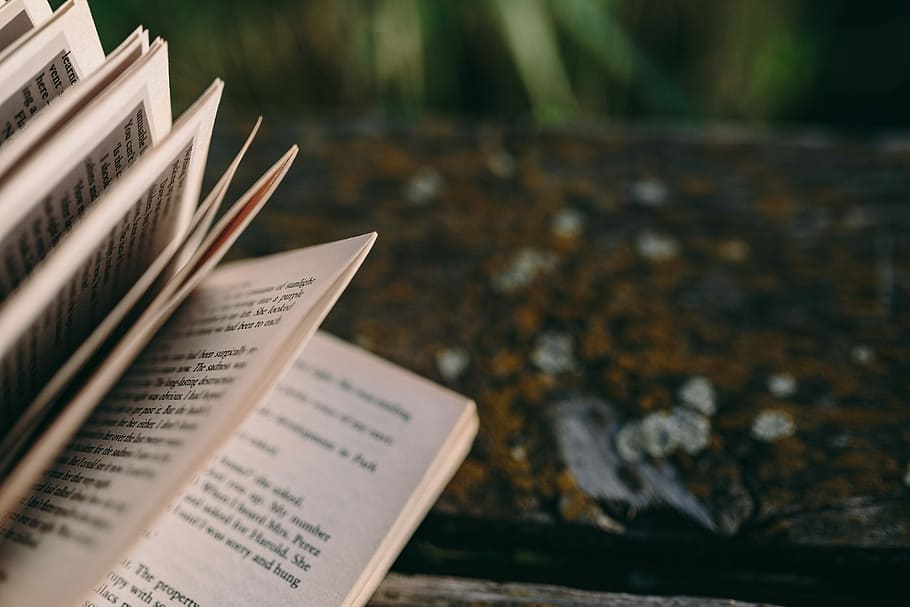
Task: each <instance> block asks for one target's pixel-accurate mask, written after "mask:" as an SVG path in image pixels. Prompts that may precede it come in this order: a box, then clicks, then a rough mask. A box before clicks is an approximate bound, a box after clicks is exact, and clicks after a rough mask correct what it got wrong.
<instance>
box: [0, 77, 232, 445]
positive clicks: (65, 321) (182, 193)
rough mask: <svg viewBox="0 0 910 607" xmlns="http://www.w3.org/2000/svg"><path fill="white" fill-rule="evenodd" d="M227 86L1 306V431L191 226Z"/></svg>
mask: <svg viewBox="0 0 910 607" xmlns="http://www.w3.org/2000/svg"><path fill="white" fill-rule="evenodd" d="M221 90H222V85H221V83H220V82H216V83H214V84H213V85H212V86H211V87H209V90H208V91H207V92H206V93H205V94H204V95H203V97H202V98H201V99H200V100H199V101H197V103H196V104H194V105H193V107H192V108H190V110H187V115H185V116H184V117H182V118H181V121H180V124H178V126H176V127H175V128H174V131H173V132H171V134H170V135H169V136H168V137H167V138H166V139H165V140H164V141H163V142H162V143H161V145H159V146H157V147H156V148H154V149H153V150H151V152H149V153H148V154H147V155H146V156H145V157H144V158H143V160H142V161H138V166H137V167H135V171H133V172H130V173H129V174H128V175H127V176H125V177H124V178H123V179H122V181H118V183H117V184H116V185H112V186H111V190H110V191H109V192H107V193H106V194H105V195H104V197H103V198H101V199H99V201H98V203H97V204H96V205H95V206H93V207H92V208H91V209H89V210H88V211H86V212H85V216H84V217H83V219H82V221H81V222H79V224H77V225H75V226H74V227H73V229H72V231H71V232H70V233H69V234H67V235H66V236H65V237H63V238H62V239H61V241H60V243H59V245H58V250H57V252H56V254H55V255H52V256H50V257H48V258H47V259H46V260H45V262H44V263H43V264H42V265H41V266H40V267H38V268H37V269H36V270H35V271H34V272H33V273H32V275H31V276H29V277H28V279H26V281H25V282H24V283H23V284H22V285H21V286H20V287H19V289H18V290H16V291H15V292H14V293H13V295H12V296H11V297H10V298H9V299H7V300H6V302H4V304H3V307H2V308H0V432H6V430H7V429H8V428H10V427H11V424H13V423H15V421H16V419H17V418H18V417H19V415H20V414H21V412H22V411H23V410H24V409H25V408H26V407H27V406H28V405H29V403H30V402H31V401H32V399H33V398H34V397H35V396H36V395H37V393H38V391H39V390H40V389H41V387H42V385H43V384H44V383H45V382H46V381H47V380H48V379H50V378H51V377H52V376H53V374H54V373H55V371H56V370H57V369H58V368H59V367H60V365H61V364H63V362H64V361H66V359H67V358H68V357H69V356H70V355H71V354H72V353H73V352H74V351H75V350H76V348H78V347H79V344H81V343H82V341H83V340H84V339H85V338H86V337H88V336H89V335H90V334H91V333H92V331H93V330H94V329H95V327H97V326H98V325H99V324H100V323H102V322H104V320H105V318H107V316H108V315H109V314H110V312H111V311H112V310H113V309H114V308H115V306H117V304H118V302H119V301H120V300H121V299H122V298H123V297H124V296H125V295H126V294H127V293H129V292H130V289H131V287H132V286H133V285H134V284H135V283H136V281H137V280H138V279H139V278H140V277H141V276H142V275H143V273H144V272H145V271H146V270H147V268H149V266H150V265H152V264H153V263H154V261H155V260H156V259H157V258H158V257H159V256H160V255H161V254H162V252H164V251H165V250H166V249H167V248H168V247H172V246H176V245H177V244H179V243H178V241H179V240H180V239H181V238H182V236H183V235H184V234H185V233H186V230H187V229H188V228H189V223H190V220H191V218H192V213H193V208H194V207H195V205H196V201H197V200H198V196H199V189H200V188H201V182H202V171H203V168H204V166H205V160H206V156H207V154H208V146H209V141H210V138H211V133H212V127H213V124H214V121H215V113H216V111H217V108H218V102H219V100H220V97H221Z"/></svg>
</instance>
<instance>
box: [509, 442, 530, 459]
mask: <svg viewBox="0 0 910 607" xmlns="http://www.w3.org/2000/svg"><path fill="white" fill-rule="evenodd" d="M509 455H510V456H511V457H512V459H514V460H515V461H516V462H523V461H525V460H526V459H527V458H528V451H527V449H525V446H524V445H515V446H514V447H512V448H511V449H509Z"/></svg>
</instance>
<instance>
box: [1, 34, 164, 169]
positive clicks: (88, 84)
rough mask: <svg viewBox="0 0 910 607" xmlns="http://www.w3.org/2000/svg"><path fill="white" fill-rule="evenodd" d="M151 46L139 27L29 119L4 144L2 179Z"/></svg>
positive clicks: (2, 149)
mask: <svg viewBox="0 0 910 607" xmlns="http://www.w3.org/2000/svg"><path fill="white" fill-rule="evenodd" d="M148 50H149V41H148V31H146V30H144V29H142V28H141V27H140V28H137V29H136V30H134V31H133V33H132V34H130V35H129V36H127V37H126V39H125V40H124V41H123V42H122V43H120V45H119V46H118V47H117V48H116V49H114V50H113V51H111V53H110V54H109V55H108V56H107V58H106V59H105V60H104V63H103V64H102V65H101V67H99V68H98V69H96V70H95V71H94V72H92V73H91V74H90V75H89V76H88V77H86V78H84V79H82V80H81V81H79V82H78V83H77V84H78V86H74V87H73V88H72V90H69V91H67V93H66V95H62V96H61V98H60V100H59V101H58V102H57V103H54V104H53V105H51V106H50V107H48V108H47V109H46V110H45V111H43V112H41V113H40V114H37V115H36V116H35V119H34V120H31V121H30V122H29V123H28V128H27V129H25V128H24V129H21V130H19V131H17V132H16V134H15V136H13V137H11V138H10V139H9V141H6V142H4V144H3V145H2V146H0V179H2V178H3V177H5V176H6V174H7V173H9V172H10V171H11V170H12V169H13V167H15V166H16V165H18V164H22V163H23V162H24V161H25V159H26V158H27V157H28V155H29V154H31V153H33V152H35V151H36V149H37V148H38V147H39V146H40V145H41V144H43V143H45V142H47V141H49V140H50V139H51V138H53V137H55V136H56V134H57V132H58V131H59V130H60V129H62V128H63V127H64V125H66V124H67V123H68V122H69V121H70V120H72V119H73V117H74V116H75V115H76V114H77V113H78V112H79V110H81V109H83V108H85V107H86V106H87V105H88V104H89V103H90V102H91V101H92V100H93V99H95V98H96V97H98V96H99V95H101V94H102V92H103V91H104V90H106V89H107V90H110V89H108V87H109V86H110V85H111V84H113V83H114V81H115V80H116V79H117V78H118V77H119V76H121V75H122V74H123V73H124V72H125V71H126V70H127V69H128V68H129V67H130V66H131V65H133V64H134V63H135V62H136V61H138V59H139V58H140V57H142V55H144V54H145V53H146V52H147V51H148Z"/></svg>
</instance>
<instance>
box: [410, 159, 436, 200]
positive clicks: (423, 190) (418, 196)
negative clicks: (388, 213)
mask: <svg viewBox="0 0 910 607" xmlns="http://www.w3.org/2000/svg"><path fill="white" fill-rule="evenodd" d="M440 189H442V175H440V174H439V171H437V170H436V169H432V168H424V169H420V170H419V171H417V172H416V173H414V175H412V176H411V178H410V179H409V180H408V183H407V184H406V185H405V188H404V197H405V200H407V201H408V202H410V203H411V204H413V205H424V204H427V203H428V202H430V201H431V200H433V199H434V198H436V197H437V196H438V195H439V190H440Z"/></svg>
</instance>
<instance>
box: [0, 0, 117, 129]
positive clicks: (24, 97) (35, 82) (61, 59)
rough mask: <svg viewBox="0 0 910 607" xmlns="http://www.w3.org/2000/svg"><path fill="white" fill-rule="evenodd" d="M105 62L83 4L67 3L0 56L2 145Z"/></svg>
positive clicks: (80, 0)
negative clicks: (3, 94) (2, 94)
mask: <svg viewBox="0 0 910 607" xmlns="http://www.w3.org/2000/svg"><path fill="white" fill-rule="evenodd" d="M103 61H104V51H103V50H102V49H101V41H100V40H99V39H98V32H97V31H95V23H94V21H92V14H91V12H89V8H88V3H87V2H85V1H84V0H76V1H74V2H66V3H64V4H63V5H62V6H61V7H60V8H59V9H57V11H56V12H55V13H54V14H53V16H51V18H50V19H49V20H47V21H46V22H45V23H44V24H42V25H41V26H40V27H38V28H37V29H35V30H33V31H31V32H30V33H27V34H26V35H25V36H24V37H21V38H20V39H19V40H18V41H16V42H13V43H12V44H10V46H8V47H7V48H6V49H5V50H4V51H3V52H2V53H0V91H3V92H4V93H6V95H5V96H4V97H2V98H0V145H2V143H3V142H4V141H6V140H7V139H9V138H10V137H12V136H13V134H14V133H15V132H16V131H18V130H19V129H21V128H23V127H24V126H25V125H26V123H28V121H29V120H30V119H31V118H32V117H33V116H34V115H35V114H37V113H38V112H40V111H41V110H42V109H43V108H45V107H47V105H48V104H49V103H51V102H52V101H53V100H54V99H56V98H57V97H59V96H60V95H61V94H62V93H63V92H64V91H65V90H66V89H68V88H69V87H71V86H73V85H74V84H76V83H77V82H78V81H79V80H81V79H83V78H85V77H86V76H88V75H89V74H90V73H91V72H92V71H93V70H95V69H96V68H97V67H98V66H99V65H101V63H102V62H103Z"/></svg>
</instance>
